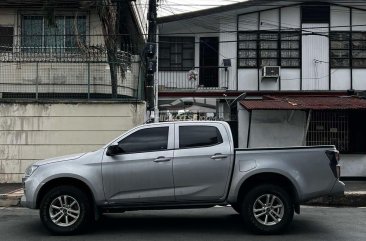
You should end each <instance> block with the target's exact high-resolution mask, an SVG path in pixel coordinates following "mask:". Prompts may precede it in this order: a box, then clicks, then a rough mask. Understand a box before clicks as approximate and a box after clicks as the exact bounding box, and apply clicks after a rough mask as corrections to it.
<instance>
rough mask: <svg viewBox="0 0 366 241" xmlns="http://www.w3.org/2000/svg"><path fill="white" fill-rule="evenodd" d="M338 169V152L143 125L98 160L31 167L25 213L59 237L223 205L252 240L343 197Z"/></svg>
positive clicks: (193, 125) (223, 126)
mask: <svg viewBox="0 0 366 241" xmlns="http://www.w3.org/2000/svg"><path fill="white" fill-rule="evenodd" d="M338 161H339V155H338V151H337V150H336V149H335V147H334V146H318V147H290V148H263V149H234V144H233V138H232V135H231V131H230V127H229V125H228V124H227V123H225V122H175V123H159V124H147V125H142V126H138V127H136V128H134V129H132V130H130V131H128V132H126V133H125V134H123V135H121V136H120V137H118V138H117V139H115V140H113V141H112V142H110V143H109V144H107V145H106V146H104V147H103V148H101V149H99V150H97V151H94V152H90V153H83V154H76V155H70V156H64V157H59V158H53V159H48V160H44V161H39V162H37V163H35V164H34V165H32V166H30V167H29V168H28V169H27V170H26V173H25V177H24V180H23V182H24V187H25V195H24V196H23V197H22V205H23V206H25V207H28V208H32V209H40V218H41V220H42V223H43V224H44V225H45V227H46V228H47V229H48V230H49V231H51V232H53V233H57V234H72V233H76V232H79V231H81V230H85V229H87V228H88V227H90V225H91V224H92V222H93V221H95V220H97V219H98V218H99V217H100V215H101V214H103V213H105V212H124V211H130V210H143V209H159V210H160V209H179V208H207V207H214V206H217V205H221V206H226V205H231V206H232V207H233V208H234V209H235V210H236V211H237V212H238V213H240V214H241V216H242V217H243V219H244V223H245V225H246V226H247V227H248V228H249V229H250V230H252V231H254V232H256V233H264V234H271V233H279V232H281V231H283V230H284V229H285V228H286V227H288V226H289V224H290V223H291V221H292V219H293V215H294V212H296V213H300V204H301V203H303V202H305V201H307V200H309V199H312V198H316V197H320V196H325V195H342V194H343V193H344V184H343V183H342V182H340V181H339V177H340V168H339V165H338Z"/></svg>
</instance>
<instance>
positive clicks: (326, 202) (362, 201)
mask: <svg viewBox="0 0 366 241" xmlns="http://www.w3.org/2000/svg"><path fill="white" fill-rule="evenodd" d="M23 194H24V192H23V189H18V190H15V191H13V192H10V193H7V194H0V207H20V199H21V198H22V196H23ZM305 205H308V206H326V207H366V191H358V192H345V195H344V196H340V197H320V198H316V199H313V200H310V201H308V202H306V203H305Z"/></svg>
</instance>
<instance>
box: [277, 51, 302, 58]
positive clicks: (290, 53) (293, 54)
mask: <svg viewBox="0 0 366 241" xmlns="http://www.w3.org/2000/svg"><path fill="white" fill-rule="evenodd" d="M281 57H282V58H300V53H299V51H298V50H282V51H281Z"/></svg>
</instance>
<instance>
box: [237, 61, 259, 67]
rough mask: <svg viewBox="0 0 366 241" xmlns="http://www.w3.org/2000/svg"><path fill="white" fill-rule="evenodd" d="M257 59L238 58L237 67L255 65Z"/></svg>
mask: <svg viewBox="0 0 366 241" xmlns="http://www.w3.org/2000/svg"><path fill="white" fill-rule="evenodd" d="M256 66H257V60H256V59H240V60H239V67H256Z"/></svg>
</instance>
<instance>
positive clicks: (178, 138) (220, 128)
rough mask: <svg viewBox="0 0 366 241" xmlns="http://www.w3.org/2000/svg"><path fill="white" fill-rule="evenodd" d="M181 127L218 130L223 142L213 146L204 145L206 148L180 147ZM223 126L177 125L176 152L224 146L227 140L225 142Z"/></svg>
mask: <svg viewBox="0 0 366 241" xmlns="http://www.w3.org/2000/svg"><path fill="white" fill-rule="evenodd" d="M180 127H213V128H216V131H217V132H218V133H219V134H220V136H221V142H218V143H216V144H212V145H204V146H195V147H182V148H181V147H180ZM222 128H223V127H222V125H220V126H218V125H214V124H212V125H209V124H193V123H192V124H177V125H176V127H175V136H176V141H175V149H176V150H187V149H198V148H207V147H216V146H219V145H222V144H224V142H225V140H224V135H223V134H222V133H223V129H222Z"/></svg>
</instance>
